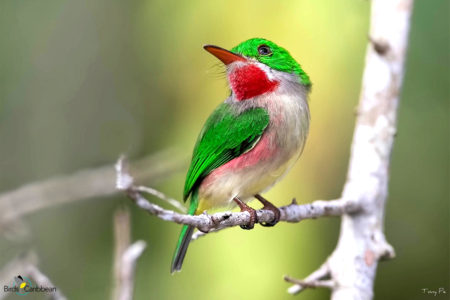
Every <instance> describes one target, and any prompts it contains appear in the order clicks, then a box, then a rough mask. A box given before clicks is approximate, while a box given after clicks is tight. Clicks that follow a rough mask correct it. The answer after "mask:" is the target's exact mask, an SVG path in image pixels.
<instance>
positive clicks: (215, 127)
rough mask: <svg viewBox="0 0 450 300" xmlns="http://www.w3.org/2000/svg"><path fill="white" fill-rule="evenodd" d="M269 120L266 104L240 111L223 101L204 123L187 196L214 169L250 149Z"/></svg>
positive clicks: (185, 190) (195, 149)
mask: <svg viewBox="0 0 450 300" xmlns="http://www.w3.org/2000/svg"><path fill="white" fill-rule="evenodd" d="M268 124H269V114H268V113H267V111H266V110H265V109H263V108H252V109H249V110H246V111H244V112H242V113H241V114H237V113H236V112H235V111H234V110H233V108H232V107H231V106H230V105H229V104H227V103H222V104H221V105H220V106H219V107H218V108H217V109H216V110H215V111H214V112H213V113H212V115H211V116H210V117H209V119H208V120H207V121H206V124H205V126H204V127H203V129H202V131H201V133H200V136H199V137H198V139H197V144H196V145H195V148H194V153H193V155H192V162H191V166H190V167H189V171H188V173H187V176H186V183H185V185H184V193H183V196H184V200H185V201H186V199H187V198H188V197H189V195H190V194H191V193H192V191H193V190H194V189H196V188H197V187H198V185H199V184H200V183H201V181H202V180H203V178H205V177H206V176H207V175H208V174H209V173H211V172H212V171H213V170H214V169H216V168H218V167H220V166H222V165H223V164H225V163H227V162H229V161H230V160H232V159H233V158H236V157H238V156H240V155H241V154H242V153H244V152H246V151H248V150H250V149H251V148H252V147H253V146H254V145H255V144H256V142H257V141H258V139H259V138H260V137H261V135H262V134H263V132H264V129H265V128H266V127H267V125H268Z"/></svg>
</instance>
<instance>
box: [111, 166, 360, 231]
mask: <svg viewBox="0 0 450 300" xmlns="http://www.w3.org/2000/svg"><path fill="white" fill-rule="evenodd" d="M116 170H117V180H116V186H117V188H118V189H120V190H123V191H126V192H127V195H128V196H129V197H130V198H131V199H132V200H133V201H134V202H135V203H136V205H137V206H138V207H139V208H141V209H143V210H145V211H147V212H148V213H150V214H152V215H155V216H157V217H158V218H160V219H162V220H165V221H170V222H175V223H178V224H188V225H193V226H195V227H197V228H198V229H199V230H201V231H203V232H210V231H211V230H215V231H216V230H220V229H222V228H225V227H232V226H237V225H246V224H247V223H248V222H249V221H250V215H249V214H248V213H247V212H220V213H215V214H213V215H208V214H206V213H203V214H201V215H196V216H191V215H186V214H179V213H176V212H174V211H172V210H167V209H164V208H162V207H160V206H158V205H156V204H154V203H151V202H149V201H148V200H147V199H145V198H144V197H143V196H142V195H141V193H140V192H139V190H138V189H137V188H136V187H135V186H134V184H133V182H134V180H133V177H132V176H131V174H129V173H128V167H127V163H126V160H125V159H124V158H120V159H119V160H118V162H117V164H116ZM279 209H280V212H281V217H280V221H285V222H300V221H301V220H304V219H314V218H318V217H324V216H341V215H343V214H346V213H355V212H357V211H358V210H359V207H358V206H357V205H355V203H353V202H352V201H350V200H344V199H337V200H331V201H323V200H317V201H314V202H312V203H310V204H305V205H299V204H297V203H296V202H295V200H294V201H293V202H292V203H291V204H290V205H287V206H283V207H280V208H279ZM257 218H258V222H260V223H263V222H270V221H272V220H273V218H274V214H273V212H272V211H270V210H258V211H257Z"/></svg>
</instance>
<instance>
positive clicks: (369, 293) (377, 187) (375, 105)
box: [289, 0, 413, 300]
mask: <svg viewBox="0 0 450 300" xmlns="http://www.w3.org/2000/svg"><path fill="white" fill-rule="evenodd" d="M412 7H413V0H390V1H387V0H372V12H371V29H370V35H369V41H370V43H369V46H368V50H367V54H366V66H365V70H364V77H363V84H362V92H361V99H360V104H359V107H358V114H357V115H358V117H357V121H356V127H355V132H354V136H353V143H352V150H351V157H350V165H349V170H348V176H347V182H346V184H345V187H344V191H343V193H342V198H343V199H354V200H355V202H356V203H357V204H358V205H359V206H360V207H362V210H361V211H360V212H357V213H354V214H344V215H343V216H342V222H341V232H340V236H339V241H338V244H337V246H336V249H335V250H334V252H333V253H332V254H331V256H330V257H329V258H328V259H327V261H326V262H325V264H324V266H325V269H323V268H324V267H323V266H322V267H321V268H320V269H319V270H318V272H314V273H313V274H311V275H310V276H309V277H308V278H306V279H305V280H303V281H298V282H297V284H296V285H294V286H293V287H291V288H290V289H289V292H290V293H298V292H300V291H301V290H303V289H304V288H305V287H310V286H312V285H311V283H313V285H314V284H316V285H317V284H319V285H325V286H327V285H328V284H329V283H330V282H329V281H320V279H322V278H323V277H322V276H321V275H323V274H325V273H324V270H326V274H327V277H329V278H330V280H331V282H332V283H333V284H332V285H330V286H329V287H330V288H332V296H331V299H332V300H349V299H361V300H369V299H372V298H373V285H374V279H375V274H376V268H377V265H378V261H379V260H382V259H389V258H393V257H394V256H395V252H394V249H393V248H392V246H391V245H389V244H388V243H387V241H386V239H385V235H384V233H383V220H384V209H385V203H386V199H387V195H388V181H389V164H390V157H391V152H392V147H393V143H394V136H395V133H396V123H397V107H398V104H399V101H400V99H399V95H400V89H401V85H402V78H403V72H404V61H405V54H406V49H407V44H408V32H409V24H410V17H411V12H412ZM324 282H325V284H324ZM305 283H306V284H305Z"/></svg>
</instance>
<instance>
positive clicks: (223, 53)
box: [203, 45, 246, 65]
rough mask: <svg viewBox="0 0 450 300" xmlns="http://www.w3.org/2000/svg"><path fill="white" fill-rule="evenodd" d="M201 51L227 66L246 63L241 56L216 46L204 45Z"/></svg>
mask: <svg viewBox="0 0 450 300" xmlns="http://www.w3.org/2000/svg"><path fill="white" fill-rule="evenodd" d="M203 49H205V50H206V51H208V52H209V53H211V54H212V55H214V56H215V57H217V58H218V59H220V60H221V61H222V62H223V63H224V64H225V65H229V64H231V63H234V62H236V61H246V59H245V58H244V57H243V56H241V55H239V54H236V53H233V52H231V51H228V50H225V49H223V48H220V47H217V46H213V45H205V46H203Z"/></svg>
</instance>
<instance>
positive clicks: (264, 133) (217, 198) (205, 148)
mask: <svg viewBox="0 0 450 300" xmlns="http://www.w3.org/2000/svg"><path fill="white" fill-rule="evenodd" d="M203 48H204V49H205V50H206V51H208V52H209V53H211V54H212V55H214V56H215V57H216V58H218V59H219V60H220V61H221V62H222V63H223V64H224V65H225V67H226V75H227V80H228V85H229V88H230V95H229V97H228V98H227V99H226V100H225V101H224V102H222V103H221V104H220V105H219V106H218V107H217V108H216V109H215V110H214V111H213V112H212V114H211V115H210V116H209V118H208V119H207V121H206V122H205V124H204V126H203V129H202V130H201V132H200V134H199V136H198V138H197V142H196V144H195V147H194V150H193V154H192V160H191V164H190V167H189V169H188V172H187V175H186V181H185V185H184V192H183V199H184V201H186V200H187V199H190V205H189V209H188V214H189V215H198V214H201V213H202V212H204V211H206V210H208V209H211V208H218V207H224V206H227V205H230V204H233V203H235V204H237V206H239V208H240V210H241V211H247V212H248V213H249V214H250V221H249V223H248V224H246V225H243V226H241V227H242V228H243V229H252V228H253V227H254V224H255V223H256V222H257V215H256V211H255V210H254V209H253V208H251V207H249V206H248V205H247V204H246V202H247V201H249V200H252V199H253V198H256V199H257V200H259V201H260V202H261V203H262V204H263V205H264V207H263V209H268V210H271V211H272V212H273V214H274V219H273V220H272V221H271V222H267V223H262V224H261V225H263V226H273V225H275V224H276V223H277V222H278V221H279V219H280V210H279V209H278V208H277V207H276V206H274V205H273V204H272V203H270V202H269V201H268V200H267V199H265V198H263V197H262V196H261V194H262V193H264V192H266V191H267V190H268V189H270V188H271V187H272V186H273V185H274V184H275V183H276V182H278V181H279V180H280V179H281V178H282V177H283V176H284V175H285V174H286V173H287V172H288V171H289V169H290V168H291V167H292V166H293V164H294V163H295V161H297V159H298V158H299V157H300V155H301V153H302V151H303V148H304V146H305V142H306V138H307V135H308V131H309V124H310V111H309V106H308V95H309V93H310V90H311V81H310V79H309V76H308V75H307V74H306V72H305V71H304V70H303V69H302V68H301V66H300V64H299V63H298V62H297V61H296V60H295V59H294V58H292V56H291V55H290V53H289V52H288V51H287V50H286V49H284V48H282V47H280V46H278V45H277V44H275V43H274V42H271V41H269V40H267V39H263V38H252V39H249V40H246V41H244V42H242V43H240V44H239V45H237V46H236V47H234V48H232V49H231V51H229V50H226V49H224V48H221V47H218V46H214V45H205V46H203ZM193 231H194V226H191V225H183V227H182V230H181V233H180V236H179V239H178V243H177V246H176V249H175V253H174V255H173V259H172V265H171V273H172V274H173V273H174V272H176V271H180V270H181V267H182V264H183V261H184V258H185V256H186V251H187V248H188V245H189V242H190V241H191V237H192V234H193Z"/></svg>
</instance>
